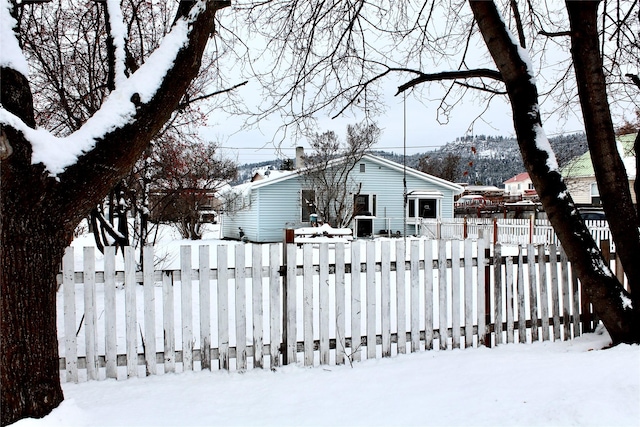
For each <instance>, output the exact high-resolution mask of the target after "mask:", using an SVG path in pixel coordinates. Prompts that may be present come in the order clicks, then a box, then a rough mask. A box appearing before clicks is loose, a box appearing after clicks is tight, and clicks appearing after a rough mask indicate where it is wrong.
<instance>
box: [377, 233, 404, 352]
mask: <svg viewBox="0 0 640 427" xmlns="http://www.w3.org/2000/svg"><path fill="white" fill-rule="evenodd" d="M380 264H381V265H380V316H381V321H382V331H381V332H382V357H391V242H390V241H388V240H385V241H383V242H381V244H380ZM402 264H403V267H404V260H402ZM396 268H399V267H398V262H397V260H396Z"/></svg>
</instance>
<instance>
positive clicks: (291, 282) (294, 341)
mask: <svg viewBox="0 0 640 427" xmlns="http://www.w3.org/2000/svg"><path fill="white" fill-rule="evenodd" d="M296 248H297V247H296V245H295V244H293V243H288V244H287V245H286V247H285V251H286V253H287V275H286V277H285V283H286V284H285V286H286V293H285V295H286V296H285V302H286V307H287V308H286V310H285V311H284V316H285V337H286V340H285V346H286V352H287V353H286V356H287V364H291V365H292V364H295V363H296V362H297V360H298V359H297V357H298V353H297V347H298V333H297V322H296V316H297V310H296V304H297V298H296V294H297V292H296V290H297V287H298V284H297V278H296Z"/></svg>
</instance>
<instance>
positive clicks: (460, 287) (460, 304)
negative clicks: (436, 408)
mask: <svg viewBox="0 0 640 427" xmlns="http://www.w3.org/2000/svg"><path fill="white" fill-rule="evenodd" d="M212 248H214V247H211V248H210V247H209V246H199V247H198V250H197V251H193V252H194V253H192V247H191V246H183V247H181V250H180V268H179V269H176V270H155V269H154V253H153V248H152V247H147V248H146V249H145V251H144V261H143V265H142V266H138V265H136V262H135V258H136V257H135V256H134V250H133V249H132V248H125V250H124V264H123V266H124V267H123V269H122V270H120V271H116V260H118V262H121V260H120V257H122V255H120V254H118V255H116V254H115V252H114V248H113V247H108V248H106V251H105V254H104V258H102V257H101V256H99V257H98V262H99V263H101V264H103V265H100V267H101V271H96V253H95V252H94V248H91V247H87V248H84V249H83V250H82V260H80V259H78V260H76V259H75V256H76V255H77V254H76V253H75V252H74V249H73V248H68V249H67V251H66V253H65V256H64V259H63V264H62V265H63V266H62V274H61V276H60V282H61V287H60V291H59V295H58V304H59V305H58V313H59V314H58V331H59V342H60V347H59V351H60V370H61V378H62V379H63V381H71V382H77V381H84V380H96V379H98V380H99V379H104V378H126V377H135V376H142V375H155V374H161V373H166V372H180V371H190V370H194V369H224V370H246V369H252V368H271V369H274V368H276V367H278V366H281V365H283V364H291V363H302V364H304V365H308V366H312V365H325V364H344V363H353V362H356V361H358V360H361V359H363V358H367V359H369V358H379V357H390V356H393V355H395V354H400V353H406V352H408V351H410V352H415V351H423V350H431V349H434V348H437V349H440V350H446V349H450V348H461V347H464V348H466V347H474V346H478V345H495V344H501V343H504V342H514V341H518V342H521V343H525V342H531V341H537V340H541V339H542V340H549V339H555V340H558V339H563V340H566V339H571V338H572V337H574V336H577V335H579V334H580V333H581V332H583V331H586V330H592V328H593V325H592V324H591V320H592V319H591V317H590V314H589V312H588V309H589V306H588V304H586V305H585V302H586V301H585V300H584V299H583V298H581V296H580V287H579V284H578V281H577V280H576V279H575V277H574V276H573V275H572V273H571V268H570V265H569V264H568V262H567V259H566V257H565V256H564V255H563V254H562V253H561V252H560V251H557V248H556V246H555V245H554V244H551V245H547V246H545V245H534V244H528V245H526V246H518V247H508V248H507V247H502V246H501V245H496V246H495V249H494V251H495V252H494V253H493V254H491V253H490V251H488V245H487V244H486V243H485V241H484V240H483V239H479V240H471V239H467V240H464V241H458V240H452V241H445V240H437V241H435V240H428V239H410V240H407V241H406V243H405V241H404V240H403V239H396V240H393V239H390V240H384V239H382V240H375V241H373V240H367V241H361V240H360V241H354V242H351V243H335V244H332V243H329V242H327V241H322V242H321V243H319V244H311V243H305V244H304V245H301V246H297V245H295V244H289V245H286V246H283V245H280V244H268V245H257V244H255V245H254V244H234V245H229V246H227V245H226V244H220V245H218V246H217V247H215V249H212ZM195 252H197V253H195ZM283 260H286V261H287V262H283ZM498 260H499V262H498ZM76 263H77V265H79V266H81V268H74V265H76ZM194 266H195V268H194ZM140 267H141V269H142V271H139V269H140ZM76 270H81V271H76ZM585 309H586V312H585V313H584V315H583V316H582V320H583V321H585V322H587V323H584V324H583V323H580V322H581V315H580V313H581V312H582V311H584V310H585Z"/></svg>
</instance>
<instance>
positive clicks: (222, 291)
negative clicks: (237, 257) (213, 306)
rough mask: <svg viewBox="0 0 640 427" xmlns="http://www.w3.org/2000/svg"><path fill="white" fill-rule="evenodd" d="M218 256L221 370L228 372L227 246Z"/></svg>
mask: <svg viewBox="0 0 640 427" xmlns="http://www.w3.org/2000/svg"><path fill="white" fill-rule="evenodd" d="M217 255H218V354H219V355H220V356H219V357H220V369H223V370H225V371H228V370H229V368H230V363H229V357H230V354H229V353H230V352H229V270H228V268H227V266H228V259H227V255H228V252H227V246H225V245H220V246H218V249H217Z"/></svg>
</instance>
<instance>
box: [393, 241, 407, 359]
mask: <svg viewBox="0 0 640 427" xmlns="http://www.w3.org/2000/svg"><path fill="white" fill-rule="evenodd" d="M405 258H406V251H405V242H404V240H396V325H397V328H396V330H397V334H396V337H397V340H398V345H397V346H398V350H397V351H398V354H404V353H406V352H407V298H406V289H407V288H406V280H405V278H406V271H405Z"/></svg>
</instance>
